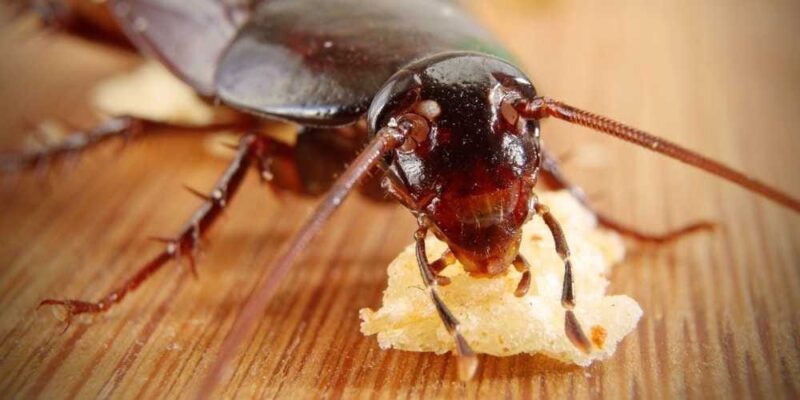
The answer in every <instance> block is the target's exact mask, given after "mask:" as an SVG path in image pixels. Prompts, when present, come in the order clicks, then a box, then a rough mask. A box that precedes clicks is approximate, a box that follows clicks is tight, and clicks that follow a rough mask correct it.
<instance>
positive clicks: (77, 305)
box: [39, 134, 269, 323]
mask: <svg viewBox="0 0 800 400" xmlns="http://www.w3.org/2000/svg"><path fill="white" fill-rule="evenodd" d="M268 141H269V139H267V138H265V137H262V136H259V135H256V134H248V135H246V136H244V137H243V138H242V139H241V141H240V143H239V148H238V150H237V154H236V157H235V158H234V159H233V161H232V162H231V163H230V165H229V166H228V168H227V169H226V170H225V172H224V173H223V174H222V177H220V179H219V180H218V181H217V183H216V184H215V185H214V188H213V189H212V191H211V194H209V195H202V194H200V196H202V198H203V204H202V205H200V207H199V208H198V209H197V211H195V213H194V214H193V215H192V217H191V219H190V220H189V222H188V223H187V224H186V225H185V226H184V228H183V229H182V230H181V233H180V234H179V235H178V236H177V237H176V238H153V239H154V240H156V241H158V242H160V243H162V244H163V245H164V248H163V250H162V251H161V252H160V253H159V254H158V255H156V256H155V257H154V258H152V259H151V260H150V261H148V262H147V263H146V264H144V266H142V267H141V268H140V269H139V271H138V272H136V274H134V275H133V276H132V277H130V278H129V279H128V280H127V281H125V282H124V283H123V284H122V285H121V286H119V287H118V288H117V289H115V290H113V291H111V292H110V293H108V294H107V295H106V296H104V297H103V298H102V299H101V300H99V301H97V302H86V301H81V300H54V299H46V300H44V301H42V302H41V303H40V304H39V306H40V307H41V306H61V307H63V308H64V309H65V311H66V317H65V321H66V322H67V323H69V321H71V319H72V317H73V316H75V315H78V314H86V313H90V314H95V313H100V312H104V311H106V310H108V309H109V308H111V306H113V305H115V304H117V303H119V302H121V301H122V299H123V298H125V296H126V295H127V294H128V293H130V292H132V291H133V290H135V289H136V288H138V287H139V285H141V284H142V283H143V282H144V281H145V280H147V278H149V277H150V276H151V275H153V274H154V273H156V272H157V271H158V270H160V269H161V267H163V266H164V265H165V264H166V263H167V262H169V261H171V260H177V261H180V260H181V259H184V258H185V259H186V260H187V261H188V262H189V269H190V271H191V272H192V273H193V274H195V275H196V273H197V272H196V270H195V255H196V252H197V249H198V246H199V244H200V240H201V238H202V237H203V235H204V234H205V233H207V232H208V230H209V228H210V227H211V226H212V225H213V223H214V222H215V221H217V220H218V217H219V216H220V214H221V213H222V211H223V209H225V207H226V206H227V205H228V203H229V202H230V200H231V199H232V198H233V196H234V194H235V193H236V191H237V190H238V189H239V187H240V186H241V184H242V181H243V179H244V177H245V174H246V172H247V170H248V168H249V166H250V165H251V164H252V163H253V161H255V160H256V158H257V157H258V155H259V154H260V153H262V152H263V149H264V148H265V147H266V146H267V142H268Z"/></svg>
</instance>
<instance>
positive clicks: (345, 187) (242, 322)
mask: <svg viewBox="0 0 800 400" xmlns="http://www.w3.org/2000/svg"><path fill="white" fill-rule="evenodd" d="M413 128H414V127H413V123H411V122H408V121H404V120H402V119H401V120H400V121H393V122H392V123H391V124H389V125H388V126H386V127H384V128H382V129H381V130H380V131H378V132H376V133H375V136H374V137H373V138H372V139H371V140H370V142H369V144H368V145H367V147H366V148H364V150H362V151H361V153H360V154H359V155H358V156H357V157H356V158H355V160H353V162H352V163H351V164H350V166H349V167H347V169H346V170H345V171H344V172H343V173H342V175H341V176H339V178H337V179H336V182H334V183H333V186H331V188H330V189H329V190H328V193H327V194H326V195H325V198H323V199H322V201H321V202H320V204H319V206H317V208H316V210H314V214H312V215H311V216H310V217H309V218H308V220H307V221H306V222H305V224H303V226H302V227H301V228H300V230H299V231H298V232H297V234H295V236H294V238H293V239H292V240H291V242H290V243H289V244H288V246H287V247H286V249H285V250H284V251H283V252H282V253H281V255H280V256H278V257H277V258H276V259H275V260H274V261H272V263H270V265H269V267H268V268H267V270H268V271H269V274H268V275H267V277H266V278H265V279H264V280H263V281H262V282H261V283H259V285H258V287H257V288H256V289H255V291H254V292H253V294H252V295H251V296H250V297H249V298H248V299H247V302H246V303H245V304H244V306H243V307H242V311H241V312H240V313H239V316H238V317H237V318H236V321H234V323H233V326H231V328H230V331H229V333H228V336H226V337H225V340H224V341H223V342H222V344H221V345H220V349H219V354H218V356H217V358H216V360H215V361H214V363H213V364H212V365H211V366H210V367H209V372H208V375H207V376H206V379H205V380H204V381H203V383H202V384H201V387H200V391H199V392H198V398H200V399H205V398H208V397H210V396H211V394H212V392H213V391H214V387H215V386H216V384H217V382H219V381H220V380H222V379H223V378H224V375H225V374H226V372H227V370H226V367H227V366H228V363H229V362H230V360H231V359H232V358H233V356H234V355H235V352H236V350H237V349H238V348H239V345H241V343H242V341H243V340H244V339H245V338H246V337H247V335H249V334H250V333H251V331H252V330H253V328H254V327H255V324H256V322H258V321H260V320H261V318H262V314H263V312H264V309H265V308H266V305H267V303H268V302H269V300H270V299H271V298H272V296H273V295H274V294H275V291H276V290H277V288H278V284H279V282H280V281H281V279H282V278H283V277H284V276H286V274H287V273H288V272H289V270H290V269H291V267H292V266H293V265H294V263H295V261H296V260H297V258H298V257H299V256H300V254H302V252H303V250H305V248H306V246H308V244H309V243H310V242H311V240H312V239H313V238H314V237H316V235H317V234H318V233H319V232H320V230H322V227H323V226H324V225H325V223H326V222H327V221H328V219H329V218H330V217H331V215H333V212H334V211H336V209H338V208H339V206H340V205H341V204H342V202H343V201H344V200H345V198H347V196H348V195H349V194H350V192H351V191H352V190H353V188H354V187H355V186H356V185H357V184H358V183H359V182H360V181H361V180H362V179H363V178H364V176H365V175H366V174H367V172H368V171H370V170H371V169H372V168H375V166H376V165H378V164H379V163H380V162H381V160H382V159H383V157H384V156H386V154H388V153H389V152H390V151H392V150H394V149H396V148H397V147H398V146H400V145H401V144H402V143H403V142H404V141H405V137H406V135H407V134H408V132H409V131H411V130H412V129H413Z"/></svg>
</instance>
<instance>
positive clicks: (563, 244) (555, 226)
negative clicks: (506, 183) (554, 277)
mask: <svg viewBox="0 0 800 400" xmlns="http://www.w3.org/2000/svg"><path fill="white" fill-rule="evenodd" d="M534 210H535V211H536V214H538V215H539V216H541V217H542V219H544V223H545V224H546V225H547V228H548V229H549V230H550V233H551V234H552V235H553V241H554V242H555V245H556V252H557V253H558V255H559V257H561V260H562V261H563V262H564V286H563V287H562V288H561V305H562V306H563V307H564V309H565V312H564V332H565V333H566V335H567V338H569V340H570V342H572V344H573V345H574V346H575V347H577V348H578V349H579V350H580V351H582V352H584V353H587V354H588V353H589V352H590V351H591V350H592V344H591V343H590V342H589V339H587V338H586V334H585V333H583V329H582V328H581V325H580V323H578V319H577V318H575V313H574V312H572V310H573V309H574V308H575V288H574V283H573V278H572V261H571V260H570V252H569V246H568V245H567V238H566V237H565V236H564V231H562V230H561V225H560V224H559V223H558V221H557V220H556V218H555V217H554V216H553V214H551V213H550V209H549V208H548V207H547V206H545V205H544V204H541V203H539V202H538V201H537V202H536V203H535V205H534Z"/></svg>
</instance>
